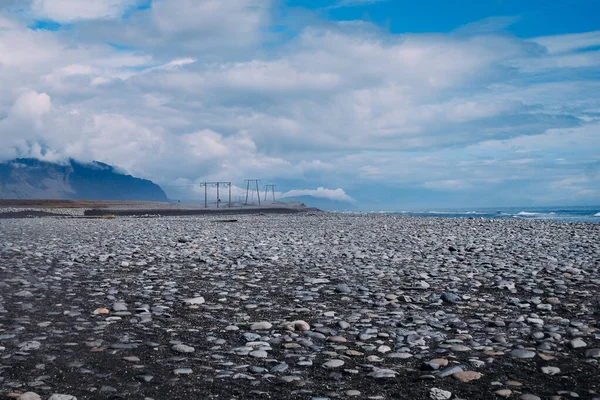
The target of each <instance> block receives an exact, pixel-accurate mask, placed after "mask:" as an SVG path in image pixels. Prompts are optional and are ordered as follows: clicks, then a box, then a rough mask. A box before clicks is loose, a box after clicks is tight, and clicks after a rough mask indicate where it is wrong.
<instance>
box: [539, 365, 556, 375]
mask: <svg viewBox="0 0 600 400" xmlns="http://www.w3.org/2000/svg"><path fill="white" fill-rule="evenodd" d="M542 372H543V373H544V374H546V375H557V374H560V368H558V367H542Z"/></svg>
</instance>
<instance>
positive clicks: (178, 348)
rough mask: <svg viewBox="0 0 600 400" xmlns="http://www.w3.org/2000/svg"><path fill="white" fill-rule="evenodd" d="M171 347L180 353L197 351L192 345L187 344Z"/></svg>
mask: <svg viewBox="0 0 600 400" xmlns="http://www.w3.org/2000/svg"><path fill="white" fill-rule="evenodd" d="M171 348H172V349H173V350H174V351H176V352H178V353H193V352H195V351H196V349H194V348H193V347H192V346H187V345H185V344H176V345H173V347H171Z"/></svg>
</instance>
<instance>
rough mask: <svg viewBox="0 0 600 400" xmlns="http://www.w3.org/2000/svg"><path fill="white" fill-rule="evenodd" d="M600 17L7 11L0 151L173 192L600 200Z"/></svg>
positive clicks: (552, 5)
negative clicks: (268, 189)
mask: <svg viewBox="0 0 600 400" xmlns="http://www.w3.org/2000/svg"><path fill="white" fill-rule="evenodd" d="M597 15H600V3H598V2H597V1H592V0H568V1H567V0H563V1H552V2H549V1H539V0H531V1H526V2H524V1H516V0H490V1H466V0H423V1H419V2H409V1H391V0H387V1H386V0H379V1H378V0H330V1H317V0H303V1H301V0H286V1H284V0H152V1H150V0H93V1H92V0H26V1H23V0H18V1H17V0H4V1H3V2H1V3H0V90H1V91H2V93H3V96H2V97H1V98H0V144H1V145H2V146H0V149H1V150H0V158H2V159H10V158H13V157H17V156H32V157H38V158H43V159H48V160H59V159H63V158H66V157H73V158H76V159H79V160H82V161H86V160H98V161H102V162H106V163H109V164H113V165H117V166H119V167H122V168H123V169H125V170H126V171H128V172H130V173H132V174H135V175H138V176H142V177H146V178H149V179H153V180H154V181H156V182H157V183H159V184H161V185H163V186H164V188H165V189H166V190H167V192H168V194H169V195H170V196H171V197H173V198H184V199H189V198H195V197H202V196H203V190H202V188H201V187H200V186H199V185H198V183H199V182H202V181H206V180H211V181H212V180H226V181H233V182H234V183H235V184H236V187H235V188H234V193H238V192H239V193H241V192H242V189H239V188H238V186H239V187H242V186H243V180H244V179H246V178H255V177H258V178H260V179H261V181H262V183H264V184H266V183H276V184H277V185H278V190H279V191H280V194H285V193H288V194H294V195H303V194H307V195H314V196H318V197H323V198H329V199H333V200H338V201H344V202H348V203H349V204H352V205H353V206H356V207H360V208H365V209H369V208H375V209H388V210H389V209H406V208H423V207H470V206H478V207H482V206H489V207H493V206H518V205H595V204H600V137H599V135H600V129H599V128H600V96H598V95H597V93H599V92H600V26H599V25H600V22H599V20H598V18H597ZM4 94H5V95H4Z"/></svg>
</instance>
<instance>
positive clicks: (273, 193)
mask: <svg viewBox="0 0 600 400" xmlns="http://www.w3.org/2000/svg"><path fill="white" fill-rule="evenodd" d="M275 186H277V185H265V203H266V202H267V192H268V191H269V188H270V189H271V194H272V195H273V202H275Z"/></svg>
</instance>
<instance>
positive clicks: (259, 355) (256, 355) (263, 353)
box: [250, 350, 269, 358]
mask: <svg viewBox="0 0 600 400" xmlns="http://www.w3.org/2000/svg"><path fill="white" fill-rule="evenodd" d="M250 355H251V356H252V357H254V358H267V357H268V356H269V354H268V353H267V352H266V351H264V350H254V351H251V352H250Z"/></svg>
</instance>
